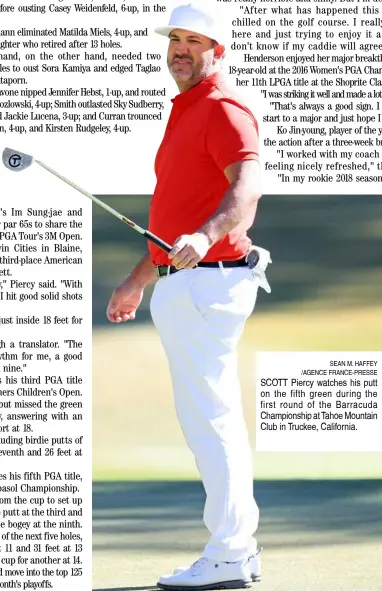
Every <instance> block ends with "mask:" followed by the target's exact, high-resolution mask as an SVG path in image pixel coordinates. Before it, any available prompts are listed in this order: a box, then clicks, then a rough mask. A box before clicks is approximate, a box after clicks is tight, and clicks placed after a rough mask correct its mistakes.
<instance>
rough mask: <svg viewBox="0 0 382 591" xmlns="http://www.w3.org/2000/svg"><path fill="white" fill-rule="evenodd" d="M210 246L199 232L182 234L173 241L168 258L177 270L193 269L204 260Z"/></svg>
mask: <svg viewBox="0 0 382 591" xmlns="http://www.w3.org/2000/svg"><path fill="white" fill-rule="evenodd" d="M210 246H211V244H210V242H209V239H208V237H207V236H206V235H205V234H202V233H201V232H196V233H195V234H184V235H183V236H179V238H177V239H176V240H175V242H174V245H173V248H172V250H171V251H170V252H169V253H168V257H169V259H171V261H172V264H173V265H174V267H176V268H177V269H193V267H195V265H197V264H198V263H199V261H201V260H202V259H204V257H205V256H206V254H207V252H208V251H209V249H210Z"/></svg>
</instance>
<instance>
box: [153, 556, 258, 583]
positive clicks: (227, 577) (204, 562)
mask: <svg viewBox="0 0 382 591" xmlns="http://www.w3.org/2000/svg"><path fill="white" fill-rule="evenodd" d="M251 584H252V580H251V569H250V567H249V562H248V560H244V561H242V562H216V561H214V560H210V559H208V558H205V557H202V558H199V560H197V561H196V562H194V564H192V565H191V566H190V567H189V568H186V569H184V570H182V571H181V572H179V573H178V574H175V575H174V574H172V575H164V576H163V577H160V578H159V581H158V583H157V586H158V587H160V589H169V590H172V591H174V590H176V591H183V590H185V589H198V590H199V591H202V590H203V589H247V588H248V587H251Z"/></svg>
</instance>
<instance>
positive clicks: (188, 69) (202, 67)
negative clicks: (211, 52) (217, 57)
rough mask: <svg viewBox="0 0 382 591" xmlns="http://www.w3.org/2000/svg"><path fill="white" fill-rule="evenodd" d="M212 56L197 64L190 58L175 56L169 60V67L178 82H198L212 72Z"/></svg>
mask: <svg viewBox="0 0 382 591" xmlns="http://www.w3.org/2000/svg"><path fill="white" fill-rule="evenodd" d="M212 60H213V57H212V56H208V57H207V58H204V59H203V60H200V61H199V62H197V63H195V61H194V59H193V58H191V57H190V56H175V57H173V58H171V59H169V60H167V67H168V69H169V71H170V74H171V76H172V77H173V78H174V80H175V81H176V82H194V83H196V82H198V81H200V80H202V79H203V78H206V77H207V76H208V74H209V72H210V71H211V66H212Z"/></svg>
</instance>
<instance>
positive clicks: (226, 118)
mask: <svg viewBox="0 0 382 591" xmlns="http://www.w3.org/2000/svg"><path fill="white" fill-rule="evenodd" d="M206 147H207V151H208V153H209V154H210V155H211V157H212V158H213V160H214V161H215V163H216V164H217V166H218V167H219V169H220V170H222V171H224V169H225V168H227V166H229V165H230V164H233V163H234V162H239V161H242V160H259V136H258V125H257V121H256V119H255V117H254V116H253V115H252V114H250V113H249V112H248V111H247V110H246V109H244V108H243V107H241V106H240V105H238V104H237V103H235V102H234V101H232V100H230V99H223V100H220V101H216V102H215V103H214V105H213V107H212V109H211V112H210V115H209V118H208V122H207V128H206Z"/></svg>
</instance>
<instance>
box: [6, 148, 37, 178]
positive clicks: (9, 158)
mask: <svg viewBox="0 0 382 591" xmlns="http://www.w3.org/2000/svg"><path fill="white" fill-rule="evenodd" d="M32 162H33V156H29V154H23V153H22V152H18V151H17V150H12V149H11V148H5V149H4V151H3V164H4V166H5V168H8V169H9V170H14V171H16V172H19V171H20V170H25V169H26V168H28V166H30V165H31V164H32Z"/></svg>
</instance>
